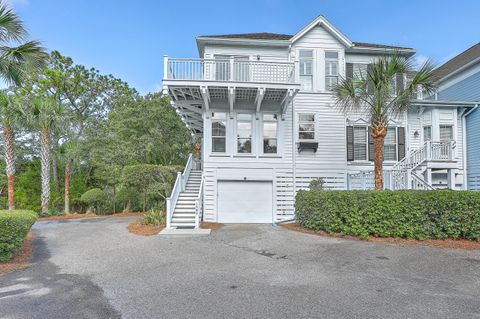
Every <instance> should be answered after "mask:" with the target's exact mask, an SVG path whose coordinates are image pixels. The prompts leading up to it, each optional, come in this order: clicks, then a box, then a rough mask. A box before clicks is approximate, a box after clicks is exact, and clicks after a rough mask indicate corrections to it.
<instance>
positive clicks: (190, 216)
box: [170, 170, 202, 228]
mask: <svg viewBox="0 0 480 319" xmlns="http://www.w3.org/2000/svg"><path fill="white" fill-rule="evenodd" d="M201 183H202V171H201V170H192V171H190V174H189V176H188V180H187V183H186V184H185V191H181V192H180V194H179V196H178V199H177V203H176V205H175V208H174V210H173V215H172V220H171V223H170V226H171V227H177V228H178V227H182V228H183V227H195V214H196V201H197V197H198V193H199V191H200V185H201Z"/></svg>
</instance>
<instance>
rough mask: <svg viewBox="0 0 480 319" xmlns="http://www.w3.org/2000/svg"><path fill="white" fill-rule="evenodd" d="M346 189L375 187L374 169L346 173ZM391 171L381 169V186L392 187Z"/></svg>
mask: <svg viewBox="0 0 480 319" xmlns="http://www.w3.org/2000/svg"><path fill="white" fill-rule="evenodd" d="M347 184H348V185H347V189H349V190H369V189H375V171H372V170H370V171H361V172H358V173H353V174H347ZM391 184H392V171H390V170H384V171H383V188H384V189H392V186H391Z"/></svg>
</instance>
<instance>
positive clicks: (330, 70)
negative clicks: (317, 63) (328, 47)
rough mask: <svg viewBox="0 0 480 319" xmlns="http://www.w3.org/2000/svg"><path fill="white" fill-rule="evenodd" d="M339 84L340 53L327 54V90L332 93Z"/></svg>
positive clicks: (327, 52) (328, 52)
mask: <svg viewBox="0 0 480 319" xmlns="http://www.w3.org/2000/svg"><path fill="white" fill-rule="evenodd" d="M337 84H338V52H334V51H326V52H325V90H327V91H332V90H333V89H334V88H335V86H336V85H337Z"/></svg>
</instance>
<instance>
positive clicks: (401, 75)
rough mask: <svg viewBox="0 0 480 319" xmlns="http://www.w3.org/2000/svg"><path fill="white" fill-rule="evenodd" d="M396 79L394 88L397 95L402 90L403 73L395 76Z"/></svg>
mask: <svg viewBox="0 0 480 319" xmlns="http://www.w3.org/2000/svg"><path fill="white" fill-rule="evenodd" d="M396 77H397V87H396V88H395V92H396V93H397V94H398V92H401V91H403V90H404V84H403V73H400V74H396Z"/></svg>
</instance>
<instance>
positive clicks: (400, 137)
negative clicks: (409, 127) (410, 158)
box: [397, 127, 405, 161]
mask: <svg viewBox="0 0 480 319" xmlns="http://www.w3.org/2000/svg"><path fill="white" fill-rule="evenodd" d="M397 142H398V160H399V161H401V160H402V159H403V158H404V157H405V128H404V127H398V128H397Z"/></svg>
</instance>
